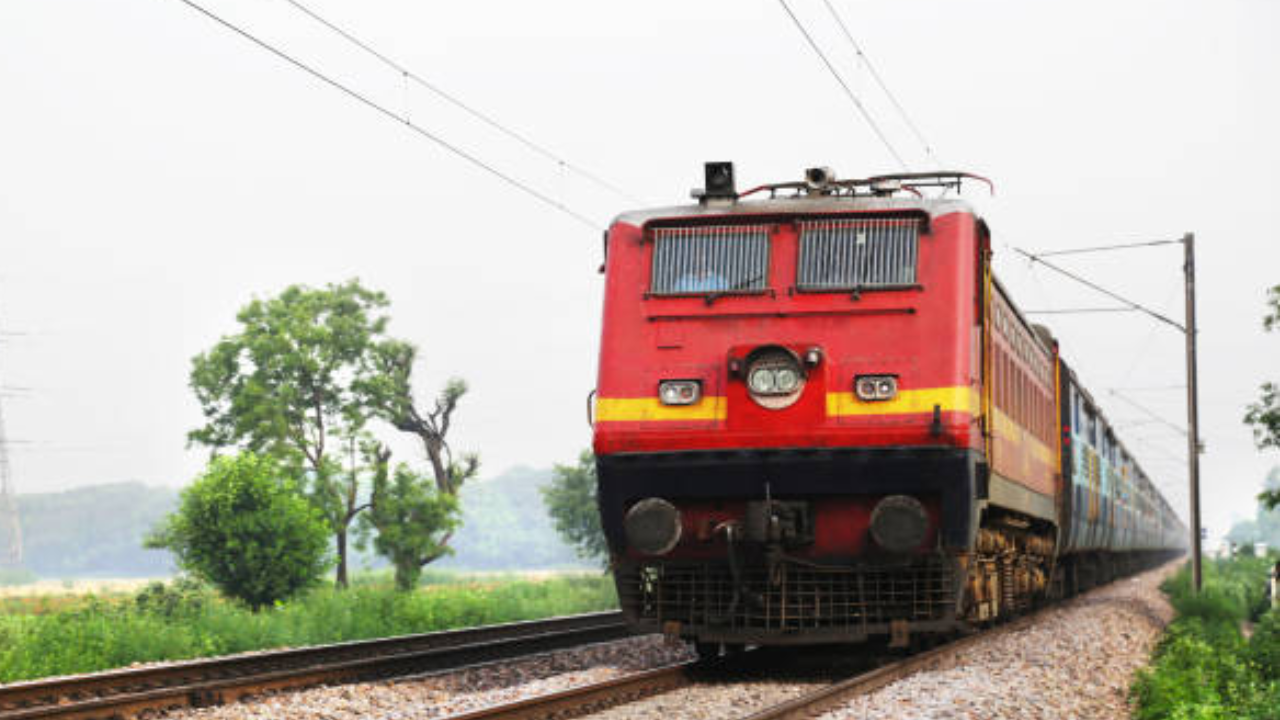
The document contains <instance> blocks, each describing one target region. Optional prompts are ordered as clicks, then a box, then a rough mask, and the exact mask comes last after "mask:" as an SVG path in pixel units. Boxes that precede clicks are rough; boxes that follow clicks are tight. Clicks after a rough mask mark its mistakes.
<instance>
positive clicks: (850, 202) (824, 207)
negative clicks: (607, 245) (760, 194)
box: [614, 195, 976, 227]
mask: <svg viewBox="0 0 1280 720" xmlns="http://www.w3.org/2000/svg"><path fill="white" fill-rule="evenodd" d="M913 211H914V212H923V213H926V214H928V215H929V217H931V218H937V217H941V216H943V215H950V214H952V213H967V214H970V215H976V213H975V212H974V210H973V206H971V205H970V204H969V203H967V202H965V201H964V200H963V199H960V198H943V199H932V198H917V197H874V196H865V195H860V196H856V197H850V196H847V195H798V196H789V197H775V198H767V199H764V200H736V201H735V200H709V201H707V202H703V203H696V204H695V203H691V204H688V205H672V206H668V207H658V208H647V209H643V210H632V211H630V212H625V213H622V214H621V215H618V216H617V217H616V218H614V223H626V224H628V225H635V226H637V227H639V226H643V225H645V224H646V223H650V222H653V221H655V220H680V219H682V218H712V217H735V216H753V215H760V216H769V215H828V214H832V213H847V212H913Z"/></svg>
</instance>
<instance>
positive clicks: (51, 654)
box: [0, 574, 617, 682]
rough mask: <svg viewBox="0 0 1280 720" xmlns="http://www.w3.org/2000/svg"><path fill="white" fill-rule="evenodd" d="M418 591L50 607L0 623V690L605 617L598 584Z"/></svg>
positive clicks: (189, 585)
mask: <svg viewBox="0 0 1280 720" xmlns="http://www.w3.org/2000/svg"><path fill="white" fill-rule="evenodd" d="M431 580H433V581H435V582H437V583H438V584H434V585H429V586H427V587H424V588H422V589H420V590H418V591H415V592H411V593H406V592H399V591H396V590H394V589H392V588H391V587H389V586H388V584H387V582H386V580H385V579H384V578H379V577H376V576H375V577H370V578H367V579H366V578H362V576H359V575H357V576H355V577H354V578H353V583H352V587H351V589H350V590H348V591H346V592H338V591H337V590H335V589H332V588H327V587H326V588H316V589H314V590H312V591H310V592H308V593H306V594H304V595H302V596H299V597H298V598H297V599H296V600H293V601H289V602H286V603H283V604H281V605H278V606H277V607H276V608H275V609H274V610H273V611H272V612H270V613H252V612H250V611H249V610H248V609H246V608H244V607H243V606H242V605H239V604H237V603H233V602H228V601H226V600H224V599H222V598H221V597H220V596H219V595H218V594H217V593H215V592H213V591H212V590H210V589H208V588H207V587H204V586H202V585H199V584H196V583H193V582H190V581H185V582H179V583H173V584H169V585H163V584H160V583H156V584H154V585H152V586H150V587H148V588H147V589H145V590H143V591H142V592H140V593H138V594H137V596H135V597H130V596H121V597H111V598H94V597H88V598H74V599H68V598H60V599H59V602H58V603H50V604H40V605H38V606H37V609H43V610H44V612H43V613H42V614H34V613H23V614H17V613H13V612H10V613H8V614H2V615H0V682H12V681H16V680H23V679H30V678H37V677H43V676H47V675H60V674H65V673H80V672H91V671H94V670H103V669H107V668H112V667H120V666H124V665H128V664H130V663H134V662H147V661H156V660H176V659H183V658H193V657H204V656H211V655H221V654H226V653H234V652H243V651H248V650H257V649H264V648H273V647H286V646H288V647H294V646H302V645H312V644H318V643H327V642H341V641H345V640H359V639H365V638H375V637H387V636H391V635H401V634H406V633H417V632H430V631H435V630H445V629H450V628H459V627H470V626H474V625H484V624H491V623H500V622H514V621H517V620H531V619H535V618H541V617H550V616H554V615H566V614H572V613H579V612H591V611H597V610H610V609H614V608H616V607H617V599H616V596H615V595H614V590H613V583H612V582H611V581H609V579H608V578H604V577H598V576H568V577H557V578H553V579H548V580H541V581H532V580H519V579H514V578H510V577H506V578H501V577H495V578H490V579H487V580H484V581H480V580H477V579H476V578H467V577H461V576H441V575H434V574H433V577H432V578H431Z"/></svg>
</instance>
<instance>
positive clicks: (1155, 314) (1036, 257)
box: [183, 0, 1186, 332]
mask: <svg viewBox="0 0 1280 720" xmlns="http://www.w3.org/2000/svg"><path fill="white" fill-rule="evenodd" d="M183 2H186V0H183ZM1013 250H1014V252H1017V253H1020V254H1022V255H1025V256H1026V257H1027V258H1028V259H1030V260H1031V261H1032V262H1038V263H1040V264H1041V265H1043V266H1045V267H1047V268H1049V269H1050V270H1052V271H1054V272H1056V273H1058V274H1060V275H1064V276H1066V277H1068V278H1071V279H1072V280H1075V281H1076V282H1078V283H1080V284H1081V285H1084V286H1086V287H1089V288H1092V289H1094V290H1096V291H1098V292H1100V293H1102V294H1103V295H1106V296H1107V297H1109V298H1111V299H1112V300H1115V301H1117V302H1120V303H1123V304H1125V305H1127V306H1129V307H1130V308H1133V309H1134V310H1137V311H1139V312H1142V313H1145V314H1147V315H1150V316H1151V317H1153V318H1155V319H1156V320H1159V321H1160V322H1162V323H1166V324H1168V325H1172V326H1173V327H1175V328H1177V329H1179V330H1181V331H1182V332H1186V328H1185V327H1183V326H1182V324H1181V323H1179V322H1177V321H1175V320H1171V319H1170V318H1169V317H1167V316H1165V315H1162V314H1160V313H1158V312H1156V311H1155V310H1152V309H1151V308H1148V307H1147V306H1145V305H1142V304H1140V303H1136V302H1134V301H1132V300H1130V299H1128V298H1126V297H1124V296H1122V295H1120V294H1118V293H1115V292H1112V291H1111V290H1108V289H1106V288H1104V287H1102V286H1101V285H1099V284H1097V283H1095V282H1093V281H1091V280H1086V279H1085V278H1082V277H1080V276H1079V275H1077V274H1075V273H1073V272H1071V271H1069V270H1065V269H1063V268H1060V267H1058V266H1057V265H1054V264H1053V263H1051V262H1048V261H1047V260H1044V259H1043V258H1042V257H1041V256H1040V255H1037V254H1033V253H1030V252H1027V251H1026V250H1023V249H1022V248H1017V247H1015V248H1013Z"/></svg>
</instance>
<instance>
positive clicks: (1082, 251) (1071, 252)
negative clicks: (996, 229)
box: [1035, 240, 1182, 257]
mask: <svg viewBox="0 0 1280 720" xmlns="http://www.w3.org/2000/svg"><path fill="white" fill-rule="evenodd" d="M1181 244H1182V241H1181V240H1150V241H1147V242H1135V243H1121V244H1119V245H1096V246H1094V247H1083V248H1069V249H1067V250H1050V251H1048V252H1039V253H1036V254H1035V255H1036V257H1053V256H1055V255H1083V254H1085V253H1095V252H1106V251H1108V250H1127V249H1130V248H1142V247H1153V246H1156V245H1181Z"/></svg>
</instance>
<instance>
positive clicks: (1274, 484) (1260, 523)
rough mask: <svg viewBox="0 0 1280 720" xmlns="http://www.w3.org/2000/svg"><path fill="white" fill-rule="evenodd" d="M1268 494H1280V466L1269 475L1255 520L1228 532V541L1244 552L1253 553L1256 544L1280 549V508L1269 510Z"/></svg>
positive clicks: (1235, 526)
mask: <svg viewBox="0 0 1280 720" xmlns="http://www.w3.org/2000/svg"><path fill="white" fill-rule="evenodd" d="M1267 494H1280V466H1277V467H1274V468H1272V469H1271V472H1269V473H1267V479H1266V482H1265V483H1264V484H1263V494H1262V495H1260V496H1259V497H1258V500H1259V503H1258V507H1257V511H1256V513H1255V514H1254V517H1253V519H1251V520H1241V521H1239V522H1237V523H1236V524H1234V525H1232V526H1231V530H1229V531H1228V532H1227V540H1228V541H1230V542H1232V543H1234V544H1235V545H1236V546H1238V547H1239V548H1240V549H1241V550H1242V551H1244V550H1245V549H1246V548H1248V549H1249V551H1252V548H1253V545H1254V544H1255V543H1266V544H1267V546H1268V547H1271V548H1280V507H1275V508H1268V507H1267V504H1266V502H1265V500H1264V497H1263V496H1265V495H1267Z"/></svg>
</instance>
